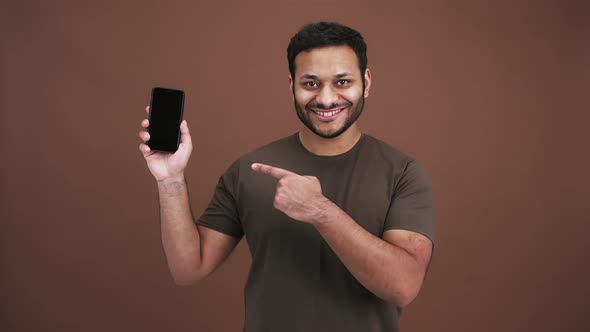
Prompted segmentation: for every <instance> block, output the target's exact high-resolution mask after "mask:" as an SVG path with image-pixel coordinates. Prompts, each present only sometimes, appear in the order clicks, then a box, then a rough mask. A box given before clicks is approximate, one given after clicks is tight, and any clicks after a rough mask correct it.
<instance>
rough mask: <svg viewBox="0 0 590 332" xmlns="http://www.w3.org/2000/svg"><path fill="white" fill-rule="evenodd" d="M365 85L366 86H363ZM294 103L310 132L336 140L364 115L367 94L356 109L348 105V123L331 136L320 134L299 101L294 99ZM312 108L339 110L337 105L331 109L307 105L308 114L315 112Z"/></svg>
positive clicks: (350, 104) (330, 107) (298, 115)
mask: <svg viewBox="0 0 590 332" xmlns="http://www.w3.org/2000/svg"><path fill="white" fill-rule="evenodd" d="M363 85H364V84H363ZM364 90H365V89H364V88H363V92H364ZM293 100H294V103H295V111H296V112H297V117H298V118H299V120H301V122H303V124H304V125H305V126H306V127H307V128H309V130H311V131H312V132H313V133H314V134H316V135H318V136H320V137H322V138H335V137H338V136H340V135H342V133H343V132H345V131H346V130H347V129H348V128H350V126H352V125H353V124H354V123H355V122H356V120H358V118H359V117H360V116H361V114H362V113H363V108H364V106H365V94H364V93H363V94H361V98H360V99H359V101H358V103H357V104H356V106H354V108H352V105H353V104H352V103H350V102H349V103H347V104H349V107H350V108H349V109H348V118H347V119H346V121H345V122H344V125H342V127H341V128H340V129H338V130H336V131H335V132H333V133H331V134H324V133H321V132H319V131H318V130H317V129H316V128H315V127H314V126H313V124H312V123H311V121H310V120H309V119H308V118H307V117H306V116H305V112H304V111H303V110H302V109H301V107H300V106H299V104H298V103H297V99H296V98H293ZM311 106H313V108H316V109H318V108H319V109H321V108H323V109H334V108H339V107H338V106H336V105H330V106H329V107H324V106H322V105H317V104H307V105H305V109H306V110H307V112H310V113H312V112H313V111H312V110H311V108H312V107H311ZM342 106H346V105H342Z"/></svg>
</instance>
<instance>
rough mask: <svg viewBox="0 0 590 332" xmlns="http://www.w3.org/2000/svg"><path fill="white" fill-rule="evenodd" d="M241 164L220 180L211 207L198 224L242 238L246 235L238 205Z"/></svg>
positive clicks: (208, 207) (210, 203)
mask: <svg viewBox="0 0 590 332" xmlns="http://www.w3.org/2000/svg"><path fill="white" fill-rule="evenodd" d="M238 177H239V162H238V161H236V162H235V163H234V164H232V165H231V166H230V167H229V168H228V169H227V171H226V172H225V173H224V174H223V175H222V176H221V177H220V178H219V181H218V182H217V186H216V187H215V192H214V193H213V197H212V198H211V201H210V202H209V206H207V208H206V209H205V211H203V214H201V216H200V217H199V218H198V219H197V221H196V224H197V225H201V226H204V227H207V228H211V229H213V230H216V231H218V232H221V233H224V234H227V235H231V236H234V237H237V238H241V237H242V236H243V235H244V230H243V229H242V224H241V222H240V217H239V214H238V208H237V203H236V199H235V198H236V188H237V183H238Z"/></svg>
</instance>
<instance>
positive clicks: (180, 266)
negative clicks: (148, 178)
mask: <svg viewBox="0 0 590 332" xmlns="http://www.w3.org/2000/svg"><path fill="white" fill-rule="evenodd" d="M158 191H159V196H160V224H161V232H162V246H163V247H164V252H165V253H166V259H167V261H168V267H169V269H170V273H171V274H172V277H173V278H174V281H175V282H176V283H177V284H179V285H187V284H190V283H192V282H193V281H194V280H195V278H196V277H198V274H197V271H198V267H199V264H200V261H201V248H200V236H199V231H198V229H197V227H196V225H195V224H194V221H193V216H192V213H191V208H190V203H189V197H188V188H187V184H186V181H185V179H184V177H181V178H175V179H169V180H165V181H161V182H158Z"/></svg>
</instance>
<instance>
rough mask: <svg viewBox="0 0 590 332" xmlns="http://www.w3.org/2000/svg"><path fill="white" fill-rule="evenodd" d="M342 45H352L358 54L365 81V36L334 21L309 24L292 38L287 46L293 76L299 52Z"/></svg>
mask: <svg viewBox="0 0 590 332" xmlns="http://www.w3.org/2000/svg"><path fill="white" fill-rule="evenodd" d="M341 45H347V46H350V48H352V50H353V51H354V53H355V54H356V57H357V58H358V62H359V69H360V70H361V77H362V79H363V83H364V81H365V69H367V44H365V41H364V39H363V36H361V34H360V33H359V32H358V31H356V30H354V29H352V28H349V27H347V26H344V25H342V24H338V23H333V22H319V23H312V24H307V25H305V26H303V28H301V30H299V31H298V32H297V33H296V34H295V35H294V36H293V37H292V38H291V42H289V46H288V47H287V61H289V72H290V73H291V77H293V79H295V57H296V56H297V54H299V53H301V52H303V51H309V50H312V49H314V48H320V47H326V46H341Z"/></svg>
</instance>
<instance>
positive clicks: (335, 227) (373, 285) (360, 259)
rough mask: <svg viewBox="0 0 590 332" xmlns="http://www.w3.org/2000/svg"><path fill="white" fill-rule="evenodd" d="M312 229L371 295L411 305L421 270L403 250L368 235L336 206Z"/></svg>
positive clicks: (330, 206) (328, 207)
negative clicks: (315, 230)
mask: <svg viewBox="0 0 590 332" xmlns="http://www.w3.org/2000/svg"><path fill="white" fill-rule="evenodd" d="M322 204H324V206H323V211H324V213H323V214H322V215H321V217H319V218H318V220H316V221H315V222H314V223H313V225H314V226H315V227H316V229H317V230H318V231H319V233H320V234H321V235H322V237H323V238H324V240H326V242H327V243H328V245H329V246H330V247H331V248H332V250H333V251H334V252H335V253H336V255H337V256H338V257H339V258H340V260H341V261H342V263H343V264H344V265H345V266H346V267H347V269H348V270H349V271H350V272H351V273H352V275H353V276H354V277H355V278H356V279H357V280H358V281H359V282H360V283H361V284H362V285H363V286H365V288H367V289H368V290H369V291H371V292H372V293H374V294H375V295H377V296H379V297H380V298H382V299H384V300H386V301H388V302H391V303H395V304H396V305H398V306H400V307H404V306H406V305H407V304H409V303H410V302H411V301H412V300H413V299H414V298H415V296H416V295H417V292H418V290H419V288H420V286H421V284H422V279H423V273H424V271H422V267H421V265H420V264H418V262H417V261H416V260H415V258H414V257H412V256H411V255H410V254H409V253H408V252H407V251H405V250H404V249H403V248H401V247H398V246H395V245H393V244H391V243H388V242H386V241H384V240H382V239H380V238H378V237H376V236H374V235H373V234H371V233H369V232H368V231H366V230H365V229H364V228H363V227H361V226H360V225H359V224H358V223H357V222H355V221H354V220H353V219H352V218H351V217H350V216H349V215H348V214H346V213H345V212H344V211H342V210H341V209H340V208H339V207H338V206H336V205H335V204H334V203H332V202H330V201H328V200H326V202H325V203H322Z"/></svg>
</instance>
